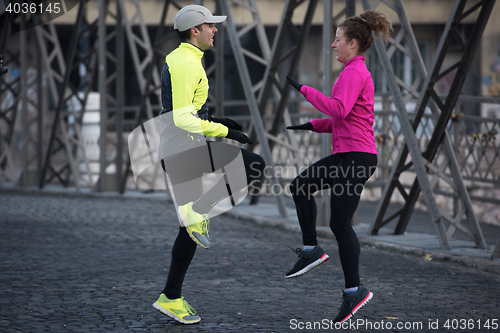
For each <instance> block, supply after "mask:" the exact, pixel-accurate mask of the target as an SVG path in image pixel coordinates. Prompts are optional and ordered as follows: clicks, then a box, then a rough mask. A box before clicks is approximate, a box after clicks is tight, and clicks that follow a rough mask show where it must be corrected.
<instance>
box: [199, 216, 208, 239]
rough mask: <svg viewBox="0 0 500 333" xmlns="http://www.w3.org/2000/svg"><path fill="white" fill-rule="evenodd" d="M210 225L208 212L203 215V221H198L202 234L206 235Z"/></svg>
mask: <svg viewBox="0 0 500 333" xmlns="http://www.w3.org/2000/svg"><path fill="white" fill-rule="evenodd" d="M209 225H210V220H209V219H208V214H204V215H203V221H201V222H200V227H201V229H202V230H203V233H204V234H207V236H208V227H209Z"/></svg>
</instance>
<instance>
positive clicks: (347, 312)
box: [333, 285, 373, 323]
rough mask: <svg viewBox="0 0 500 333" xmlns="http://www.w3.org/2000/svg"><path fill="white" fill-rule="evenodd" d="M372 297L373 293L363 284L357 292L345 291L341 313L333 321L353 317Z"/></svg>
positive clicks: (342, 320)
mask: <svg viewBox="0 0 500 333" xmlns="http://www.w3.org/2000/svg"><path fill="white" fill-rule="evenodd" d="M372 297H373V293H372V292H371V291H369V290H368V289H366V288H365V287H364V286H361V285H360V286H359V287H358V291H356V292H355V293H346V292H345V291H343V295H342V304H341V305H340V309H339V313H338V314H337V317H335V319H334V320H333V322H334V323H341V322H344V321H346V320H347V319H349V318H351V317H352V316H353V315H354V314H355V313H356V311H358V310H359V309H360V308H361V307H362V306H363V305H365V304H366V303H368V301H369V300H371V299H372Z"/></svg>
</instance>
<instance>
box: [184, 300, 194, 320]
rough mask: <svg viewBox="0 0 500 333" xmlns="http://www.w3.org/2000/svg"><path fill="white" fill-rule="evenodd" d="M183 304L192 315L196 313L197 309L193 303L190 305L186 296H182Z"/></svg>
mask: <svg viewBox="0 0 500 333" xmlns="http://www.w3.org/2000/svg"><path fill="white" fill-rule="evenodd" d="M182 306H183V308H184V310H186V311H187V312H188V313H189V314H190V315H192V316H194V315H195V314H196V310H195V309H194V308H193V307H192V306H191V305H189V303H188V302H187V301H186V300H185V299H184V297H183V298H182Z"/></svg>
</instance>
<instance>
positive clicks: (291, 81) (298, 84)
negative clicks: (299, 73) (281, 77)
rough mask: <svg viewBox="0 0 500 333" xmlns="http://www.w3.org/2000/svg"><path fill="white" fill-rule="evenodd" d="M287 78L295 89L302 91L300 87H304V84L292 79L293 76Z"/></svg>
mask: <svg viewBox="0 0 500 333" xmlns="http://www.w3.org/2000/svg"><path fill="white" fill-rule="evenodd" d="M286 80H287V81H288V83H290V84H291V85H292V86H293V87H294V88H295V89H297V90H298V91H299V92H300V88H302V86H303V84H300V83H298V82H297V81H295V80H294V79H292V78H291V77H288V76H287V77H286Z"/></svg>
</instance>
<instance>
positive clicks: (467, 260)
mask: <svg viewBox="0 0 500 333" xmlns="http://www.w3.org/2000/svg"><path fill="white" fill-rule="evenodd" d="M224 215H228V216H232V217H234V218H238V219H242V220H246V221H249V222H252V223H255V224H257V225H262V226H267V227H273V228H280V229H283V230H287V231H293V232H297V233H300V226H298V225H293V224H290V223H287V222H285V221H282V220H279V219H273V218H267V217H262V216H256V215H253V214H250V213H247V212H241V211H234V210H233V211H228V212H225V213H224ZM317 233H318V236H320V237H323V238H329V239H333V240H335V237H334V236H333V234H332V232H331V230H330V228H328V227H317ZM359 242H360V243H361V244H362V245H366V246H373V247H375V248H377V249H379V250H384V251H387V252H394V253H398V254H404V255H411V256H415V257H422V258H425V257H426V256H427V255H430V258H432V259H431V260H437V261H442V262H452V263H455V264H460V265H462V266H465V267H470V268H476V269H479V270H482V271H486V272H490V273H495V274H500V261H494V260H485V259H481V258H475V257H470V256H459V255H455V254H451V253H446V252H443V251H436V250H427V249H422V248H418V247H413V246H405V245H400V244H395V243H389V242H386V241H380V240H374V239H371V238H365V237H360V238H359ZM424 260H425V259H424Z"/></svg>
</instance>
